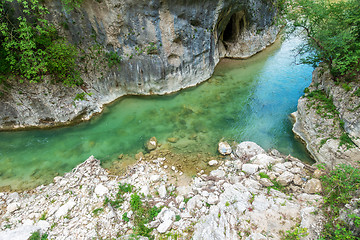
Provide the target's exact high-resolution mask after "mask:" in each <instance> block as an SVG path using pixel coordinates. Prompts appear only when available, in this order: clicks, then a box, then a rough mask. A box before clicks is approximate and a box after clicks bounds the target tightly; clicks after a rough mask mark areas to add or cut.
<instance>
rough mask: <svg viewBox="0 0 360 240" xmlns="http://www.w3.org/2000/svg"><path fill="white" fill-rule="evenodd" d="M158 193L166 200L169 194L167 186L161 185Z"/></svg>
mask: <svg viewBox="0 0 360 240" xmlns="http://www.w3.org/2000/svg"><path fill="white" fill-rule="evenodd" d="M158 192H159V196H160V197H161V198H165V197H166V194H167V191H166V187H165V185H161V186H160V187H159V188H158Z"/></svg>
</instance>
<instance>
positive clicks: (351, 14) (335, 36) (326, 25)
mask: <svg viewBox="0 0 360 240" xmlns="http://www.w3.org/2000/svg"><path fill="white" fill-rule="evenodd" d="M285 4H286V5H287V6H286V10H285V13H284V17H285V18H284V19H285V20H286V21H287V22H288V24H287V30H288V32H289V33H294V32H296V31H299V30H300V31H301V33H302V34H303V36H305V41H304V44H303V45H302V46H301V47H300V48H299V53H300V54H304V53H306V56H305V57H303V58H302V63H307V64H312V65H314V66H316V65H317V64H318V63H319V62H324V63H326V65H327V66H328V68H329V69H330V71H331V73H332V75H333V76H334V77H336V78H338V77H345V78H347V79H354V77H355V76H357V75H358V74H359V73H360V1H359V0H289V1H287V2H286V3H285Z"/></svg>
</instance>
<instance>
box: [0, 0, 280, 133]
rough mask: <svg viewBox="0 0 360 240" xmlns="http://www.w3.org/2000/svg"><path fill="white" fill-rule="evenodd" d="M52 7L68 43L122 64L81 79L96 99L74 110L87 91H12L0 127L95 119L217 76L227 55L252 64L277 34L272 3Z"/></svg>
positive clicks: (46, 87)
mask: <svg viewBox="0 0 360 240" xmlns="http://www.w3.org/2000/svg"><path fill="white" fill-rule="evenodd" d="M46 4H47V7H48V8H49V10H50V12H51V15H50V18H51V19H50V20H51V21H52V22H53V23H54V24H55V25H56V26H57V28H58V30H59V31H60V32H61V33H62V34H63V35H65V36H66V37H67V38H68V39H69V41H70V42H72V43H74V44H76V45H77V46H79V47H81V48H83V49H87V56H90V55H91V54H93V53H94V49H91V48H89V47H90V46H94V44H95V46H100V47H101V48H102V49H103V51H105V52H114V53H116V54H117V55H118V56H120V57H121V58H122V61H121V63H120V66H118V67H113V68H111V69H105V68H103V65H101V64H100V63H97V62H96V61H93V62H92V65H91V67H92V70H91V71H89V72H87V74H84V75H83V76H82V77H83V79H84V80H85V85H84V86H83V90H84V89H85V90H86V91H88V92H91V93H93V95H92V96H91V97H88V101H80V102H76V104H73V98H74V96H75V94H76V93H81V92H82V90H81V89H68V88H65V87H63V86H59V85H52V84H47V83H46V82H48V81H49V80H48V81H46V82H45V83H42V84H36V85H34V84H29V83H24V84H17V85H15V86H13V87H12V89H7V91H4V93H5V94H4V95H3V96H1V104H0V129H12V128H23V127H31V126H37V127H47V126H54V125H59V124H60V125H61V124H66V123H69V122H71V121H74V120H84V119H88V118H90V117H91V116H92V115H93V114H94V113H98V112H101V111H102V108H103V105H104V104H106V103H109V102H112V101H114V100H115V99H117V98H119V97H120V96H123V95H127V94H166V93H170V92H173V91H177V90H180V89H182V88H185V87H189V86H194V85H196V84H198V83H200V82H202V81H204V80H206V79H208V78H209V77H210V76H211V74H212V73H213V70H214V68H215V66H216V64H217V63H218V61H219V59H220V58H221V57H232V58H247V57H249V56H251V55H253V54H255V53H257V52H259V51H261V50H262V49H264V48H265V47H266V46H267V45H269V44H271V43H273V42H274V41H275V39H276V36H277V33H278V27H276V26H274V24H273V23H274V20H275V17H276V7H275V6H274V4H273V1H264V0H227V1H224V0H192V1H189V0H151V1H143V0H125V1H116V0H98V1H93V0H85V1H84V3H83V5H82V7H81V9H75V10H74V11H71V12H66V11H65V10H64V9H63V8H62V6H61V2H60V0H56V1H51V2H46ZM89 49H90V50H91V51H89ZM90 57H91V56H90ZM95 58H96V56H95ZM99 66H100V69H99ZM104 69H105V70H104Z"/></svg>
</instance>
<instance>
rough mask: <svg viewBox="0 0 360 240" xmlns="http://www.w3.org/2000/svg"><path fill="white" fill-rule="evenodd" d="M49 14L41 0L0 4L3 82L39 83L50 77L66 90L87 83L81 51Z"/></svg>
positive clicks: (0, 63) (19, 0)
mask: <svg viewBox="0 0 360 240" xmlns="http://www.w3.org/2000/svg"><path fill="white" fill-rule="evenodd" d="M47 14H49V12H48V10H47V9H46V8H45V7H44V6H43V5H42V4H41V3H40V2H39V1H38V0H16V1H15V0H5V1H1V2H0V15H1V16H3V17H1V18H0V42H1V44H0V56H1V58H0V82H4V81H7V82H11V81H16V80H18V81H20V82H23V81H30V82H31V83H37V82H41V81H43V80H44V77H45V76H50V78H51V80H52V81H54V82H62V83H63V84H64V85H66V86H80V85H81V84H82V83H83V81H82V79H81V77H80V71H79V70H78V67H77V61H78V57H79V51H78V50H77V48H76V47H75V46H74V45H72V44H70V43H69V42H68V41H66V40H65V39H64V38H63V37H61V36H60V35H59V34H58V32H57V30H56V28H55V26H54V25H53V24H52V23H50V22H49V21H48V20H47V19H46V15H47Z"/></svg>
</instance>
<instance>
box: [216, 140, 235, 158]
mask: <svg viewBox="0 0 360 240" xmlns="http://www.w3.org/2000/svg"><path fill="white" fill-rule="evenodd" d="M218 151H219V153H220V154H221V155H229V154H230V153H231V152H232V149H231V146H230V144H229V143H228V142H219V146H218Z"/></svg>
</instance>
